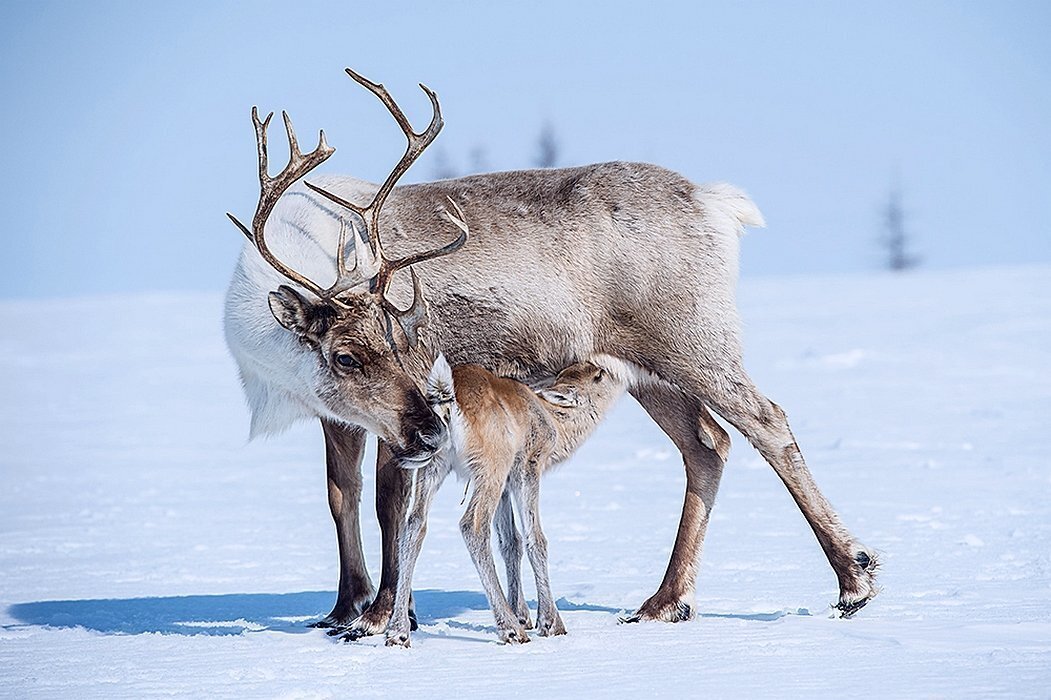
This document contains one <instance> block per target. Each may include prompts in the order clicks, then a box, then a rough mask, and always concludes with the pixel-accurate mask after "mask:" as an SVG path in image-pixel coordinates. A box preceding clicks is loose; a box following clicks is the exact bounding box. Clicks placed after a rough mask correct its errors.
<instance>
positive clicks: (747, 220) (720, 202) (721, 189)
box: [696, 182, 766, 236]
mask: <svg viewBox="0 0 1051 700" xmlns="http://www.w3.org/2000/svg"><path fill="white" fill-rule="evenodd" d="M696 198H697V201H698V202H700V203H701V205H702V206H703V207H704V208H705V212H706V213H707V214H708V215H709V216H717V215H719V214H721V215H722V216H723V217H727V218H729V219H731V220H732V221H730V222H729V223H731V225H732V227H733V229H734V230H736V232H737V235H739V236H740V235H741V234H743V233H744V227H745V226H756V227H759V228H762V227H764V226H766V220H765V219H764V218H763V214H762V212H760V211H759V207H757V206H756V205H755V202H753V201H752V200H751V199H750V198H749V197H748V195H747V194H745V193H744V191H743V190H741V189H739V188H737V187H734V186H733V185H729V184H727V183H725V182H713V183H709V184H706V185H701V186H699V187H698V188H697V194H696ZM717 228H720V230H721V227H718V226H717Z"/></svg>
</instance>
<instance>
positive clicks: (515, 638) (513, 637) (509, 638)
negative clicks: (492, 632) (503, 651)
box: [498, 627, 529, 644]
mask: <svg viewBox="0 0 1051 700" xmlns="http://www.w3.org/2000/svg"><path fill="white" fill-rule="evenodd" d="M498 634H499V635H500V640H501V641H502V642H503V643H504V644H528V643H529V635H528V634H527V633H526V631H525V627H519V628H513V627H512V628H510V629H501V630H499V631H498Z"/></svg>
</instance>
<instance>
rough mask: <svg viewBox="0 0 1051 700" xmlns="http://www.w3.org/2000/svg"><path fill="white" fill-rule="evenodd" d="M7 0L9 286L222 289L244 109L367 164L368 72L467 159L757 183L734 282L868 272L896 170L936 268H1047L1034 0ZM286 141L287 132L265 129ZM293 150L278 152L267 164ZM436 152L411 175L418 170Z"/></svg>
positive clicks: (1044, 135) (2, 114)
mask: <svg viewBox="0 0 1051 700" xmlns="http://www.w3.org/2000/svg"><path fill="white" fill-rule="evenodd" d="M378 5H380V3H374V2H370V3H355V2H320V1H309V2H297V3H278V2H254V3H222V4H205V3H164V4H161V3H136V2H91V3H87V2H82V3H73V2H32V3H31V2H6V3H4V4H3V5H2V6H0V90H2V94H3V103H4V107H3V109H2V110H0V133H2V134H3V135H4V138H5V139H6V143H5V144H4V147H3V151H2V152H3V167H2V168H0V205H2V207H3V211H4V212H5V216H4V217H3V219H2V220H3V223H2V224H0V227H2V236H3V250H4V259H5V261H6V264H5V265H4V274H3V275H2V276H0V296H8V297H10V296H68V295H79V294H84V293H99V292H123V291H140V290H171V289H195V290H197V289H200V290H219V289H222V288H223V287H224V286H225V285H226V283H227V280H228V278H229V274H230V272H231V270H232V268H233V265H234V261H235V257H236V254H237V250H238V247H239V246H240V243H241V235H240V234H239V233H237V232H236V230H235V229H234V228H233V227H232V226H231V225H230V224H229V222H227V221H226V218H225V217H224V216H223V214H224V212H226V211H227V210H230V211H233V212H235V213H237V214H238V215H240V216H241V217H242V218H244V219H247V218H250V217H251V213H252V210H253V209H254V204H255V197H256V188H257V182H256V180H255V149H254V137H253V134H252V129H251V124H250V121H249V110H250V108H251V106H252V105H253V104H258V105H259V106H260V108H261V109H263V110H270V109H274V110H280V109H282V108H284V109H287V110H288V111H289V112H290V114H291V116H292V117H293V119H294V120H295V123H296V126H297V130H298V132H299V134H300V140H301V142H303V143H304V145H308V146H309V147H312V146H313V139H314V138H316V130H317V129H318V128H320V127H324V128H325V130H326V133H327V134H328V136H329V142H330V143H331V144H332V145H333V146H335V147H336V149H337V152H336V155H335V156H333V158H332V159H331V160H330V161H329V162H328V163H327V164H326V165H325V166H324V169H325V170H326V171H329V172H345V173H351V174H355V175H358V176H361V177H367V178H372V179H378V178H382V177H383V176H384V175H385V173H386V172H387V170H388V169H389V168H390V167H391V166H392V165H393V163H394V162H395V161H396V160H397V158H398V157H399V155H400V153H401V150H402V147H403V145H402V140H401V136H400V133H399V132H398V131H397V128H396V127H395V126H394V125H393V122H392V121H391V120H390V118H389V116H387V114H386V112H385V111H384V109H383V108H382V106H381V105H380V104H379V103H378V102H377V101H376V100H375V98H373V97H372V96H371V95H369V94H368V93H366V92H365V91H364V90H362V89H361V88H360V87H358V86H356V85H355V84H354V83H352V82H351V81H350V80H349V79H348V78H347V77H346V76H345V75H344V74H343V68H344V66H348V65H349V66H352V67H354V68H355V69H356V70H358V71H359V72H361V73H363V74H364V75H366V76H368V77H370V78H372V79H373V80H377V81H382V82H384V83H385V84H386V85H387V86H388V87H389V88H390V89H391V91H392V92H393V94H394V95H395V96H396V98H397V99H398V100H399V102H400V103H401V104H402V105H403V107H404V108H405V109H406V111H407V112H408V113H409V115H410V117H413V118H414V119H415V120H416V121H417V123H422V121H423V120H425V119H426V117H427V109H428V107H427V103H426V100H425V98H424V97H423V95H422V93H420V92H419V89H418V88H416V87H415V83H416V82H421V81H422V82H425V83H427V84H428V85H429V86H430V87H432V88H434V89H435V90H436V91H437V92H438V94H439V95H440V97H441V99H442V104H443V106H444V110H445V116H446V128H445V131H444V133H443V134H442V135H441V136H440V137H439V140H438V142H437V144H436V147H439V146H440V147H441V148H442V149H444V152H445V153H446V154H447V156H448V158H449V159H450V160H451V161H452V162H453V163H454V164H456V165H459V166H460V167H466V166H467V164H468V162H469V161H468V153H469V152H470V151H471V150H472V149H473V148H476V147H482V148H484V149H485V153H486V159H487V161H488V163H489V165H490V166H492V168H493V169H512V168H519V167H527V166H529V165H531V161H532V159H533V157H534V154H535V152H536V139H537V134H538V132H539V131H540V129H541V126H542V124H543V123H544V122H545V121H547V120H549V121H550V122H552V123H553V124H554V126H555V129H556V131H557V134H558V138H559V141H560V142H561V144H562V159H563V162H564V163H565V164H567V165H569V164H581V163H587V162H595V161H602V160H613V159H629V160H645V161H651V162H655V163H659V164H661V165H665V166H668V167H671V168H674V169H676V170H679V171H681V172H683V173H684V174H686V175H687V176H689V177H690V178H692V179H694V180H696V181H705V180H727V181H730V182H733V183H735V184H737V185H740V186H741V187H743V188H745V189H746V190H747V191H748V192H750V193H751V194H752V196H753V197H754V198H755V200H756V201H757V203H758V204H759V206H760V208H761V209H762V210H763V212H764V214H765V215H766V217H767V220H768V222H769V228H768V229H766V230H763V231H755V232H752V233H751V234H750V235H749V236H748V237H747V238H746V240H745V243H744V252H743V255H742V270H743V272H744V274H746V275H747V274H786V273H818V272H828V271H848V272H849V271H862V270H871V269H876V268H878V267H879V253H878V250H877V247H876V244H875V242H874V241H875V239H876V238H877V237H878V236H879V234H880V228H879V209H880V206H881V205H882V204H883V202H884V201H885V199H886V196H887V193H888V189H889V187H890V185H891V182H892V180H893V179H894V178H895V177H896V175H895V173H898V174H900V175H899V177H900V180H901V182H902V185H903V188H904V192H905V204H906V207H907V209H908V210H909V213H910V216H909V224H910V227H911V228H912V230H913V232H914V233H915V235H916V239H917V249H918V252H919V253H920V254H922V255H923V256H924V258H925V260H926V264H927V265H928V266H932V267H952V266H978V265H988V264H1016V263H1025V262H1032V261H1048V260H1051V223H1049V222H1051V128H1049V125H1051V42H1049V41H1048V39H1047V37H1048V36H1049V34H1051V3H1049V2H1029V3H1023V2H988V3H961V2H944V3H941V2H908V3H884V2H880V3H843V2H827V3H826V2H801V3H790V2H756V3H732V4H731V3H724V2H718V3H715V2H710V3H709V2H704V3H701V2H677V3H639V2H632V3H616V2H602V3H568V2H530V3H522V4H514V5H512V4H506V5H504V4H497V3H475V2H441V3H434V2H430V3H409V2H406V3H384V4H383V5H384V7H382V8H378V7H377V6H378ZM274 136H275V138H274V139H273V141H274V142H275V145H277V144H280V143H281V142H282V139H283V137H282V135H281V133H280V130H279V129H278V130H277V131H275V134H274ZM282 158H283V154H281V149H280V148H273V149H272V156H271V160H272V161H273V162H274V163H275V164H276V163H277V162H278V161H279V160H280V159H282ZM435 160H436V159H435V156H434V154H427V155H426V156H424V158H423V159H422V160H421V161H420V162H419V163H418V164H417V166H416V167H415V168H414V169H413V170H411V171H410V173H409V175H408V176H407V178H406V181H412V180H422V179H428V178H430V177H433V175H434V173H435Z"/></svg>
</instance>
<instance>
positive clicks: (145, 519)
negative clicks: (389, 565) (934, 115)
mask: <svg viewBox="0 0 1051 700" xmlns="http://www.w3.org/2000/svg"><path fill="white" fill-rule="evenodd" d="M1049 279H1051V268H1049V267H1046V266H1041V267H1028V268H1009V269H989V270H979V271H957V272H940V273H929V272H928V273H917V274H910V275H906V276H901V277H895V276H889V275H872V276H843V277H820V278H779V279H775V278H770V279H745V280H743V281H742V285H741V293H740V301H741V311H742V316H743V318H744V321H745V337H746V347H747V351H748V355H747V358H746V359H747V364H748V366H749V368H750V369H751V371H752V373H753V377H754V378H755V380H756V382H757V383H758V385H759V386H760V387H761V388H762V389H763V390H764V391H765V392H766V393H767V394H768V395H770V396H771V397H772V398H774V399H775V400H776V401H778V403H779V404H781V405H782V406H783V407H784V408H785V409H786V411H787V412H788V414H789V416H790V418H791V420H792V424H793V427H794V429H795V432H796V435H797V437H798V438H799V440H800V443H801V445H802V447H803V451H804V454H805V455H806V456H807V459H808V461H809V463H810V466H811V469H812V470H813V471H814V473H815V476H816V478H817V480H818V483H819V484H820V485H821V487H822V489H823V490H824V492H825V493H826V495H828V497H829V498H830V499H831V500H832V502H833V503H834V504H836V506H837V507H838V509H839V510H840V512H841V514H842V515H843V517H844V520H845V521H846V523H847V524H848V525H849V526H850V527H851V528H852V529H853V530H854V531H855V532H856V533H857V534H858V536H859V537H860V538H861V539H862V541H864V542H865V543H866V544H868V545H870V546H872V547H875V548H876V549H877V550H878V551H879V552H880V553H881V554H882V560H883V571H882V576H881V579H880V580H881V583H882V585H883V587H884V588H883V591H882V593H881V594H880V595H879V596H878V597H877V598H876V599H875V600H874V601H873V602H872V603H871V604H870V605H869V606H868V607H867V608H865V609H864V610H863V611H862V612H861V613H859V614H858V616H857V617H856V618H854V619H852V620H838V619H832V618H831V616H830V614H829V604H830V603H831V602H832V601H834V600H835V599H836V586H835V579H834V577H833V575H832V572H831V569H830V568H829V566H828V564H827V563H826V562H825V561H824V559H823V556H822V554H821V551H820V549H819V547H818V545H817V543H816V541H815V540H814V538H813V535H812V533H811V532H810V531H809V529H808V527H807V526H806V523H805V522H804V520H803V519H802V517H801V516H800V515H799V513H798V511H797V510H796V508H795V506H794V504H793V503H792V501H791V498H790V497H789V496H788V494H787V492H786V491H785V489H784V488H783V487H782V486H781V484H780V482H779V481H778V480H777V477H776V476H775V475H774V474H773V472H772V471H771V470H770V469H769V468H768V467H767V466H766V465H765V464H764V463H763V462H762V460H761V459H760V457H759V456H758V454H757V453H755V452H754V450H752V449H751V448H750V447H749V446H748V445H747V443H746V442H745V441H744V440H743V439H742V438H740V436H738V435H736V434H734V438H735V442H734V449H733V452H732V455H731V459H730V463H729V465H728V467H727V470H726V476H725V479H724V482H723V486H722V489H721V493H720V497H719V501H718V503H717V506H716V509H715V512H714V514H713V522H712V525H711V527H710V529H709V534H708V539H707V541H706V543H705V552H704V557H703V560H702V565H701V573H700V577H699V581H698V593H697V603H698V610H699V616H698V618H697V619H696V620H694V621H692V622H689V623H684V624H677V625H663V624H657V623H647V624H638V625H623V624H618V621H617V620H618V615H620V614H621V613H622V611H624V610H629V609H632V608H633V607H635V606H637V605H638V604H639V603H641V602H642V601H643V600H644V599H645V598H646V597H647V596H648V595H649V594H651V593H652V592H653V591H654V590H655V588H656V586H657V584H658V583H659V581H660V578H661V576H662V575H663V571H664V566H665V564H666V563H667V558H668V555H669V553H670V551H671V546H672V542H673V539H674V535H675V528H676V524H677V521H678V517H679V508H680V506H681V499H682V490H683V485H684V476H683V473H682V469H681V466H680V463H679V460H678V457H677V453H676V452H675V451H674V449H673V448H672V446H671V444H670V443H669V442H668V441H667V440H666V439H665V438H664V436H663V435H662V434H661V433H660V431H659V430H658V429H657V428H656V426H655V425H653V424H652V423H651V422H650V421H649V420H648V419H647V418H646V417H645V415H644V413H643V412H642V410H641V409H640V408H639V407H638V406H637V405H635V404H634V403H632V402H631V401H630V400H628V401H625V402H622V403H621V404H620V405H619V406H618V407H617V409H615V411H614V412H613V414H612V415H611V416H610V418H609V420H608V421H607V422H606V423H605V424H604V425H603V427H602V428H601V429H600V430H599V432H598V434H597V435H596V436H595V437H594V438H593V439H592V440H591V441H590V442H589V443H588V444H587V445H586V446H585V447H584V448H583V449H582V450H581V451H580V452H579V453H578V454H577V455H576V456H575V457H574V458H573V460H572V461H571V462H570V463H568V464H566V465H565V466H563V467H562V468H561V469H560V470H558V471H557V472H555V473H554V474H552V475H551V476H550V477H548V478H547V479H546V481H545V484H544V494H543V513H544V518H545V529H546V531H547V533H548V536H549V538H550V553H551V562H550V563H551V576H552V586H553V589H554V592H555V595H556V597H561V598H562V600H561V602H560V608H561V609H562V615H563V618H564V620H565V623H566V626H567V628H568V629H569V635H568V636H566V637H561V638H555V639H542V638H536V639H534V640H533V641H532V642H531V643H530V644H528V645H525V646H522V647H506V646H501V645H499V644H498V643H497V642H496V637H495V635H494V633H493V632H494V630H493V623H492V619H491V616H490V613H489V612H488V610H487V609H486V604H485V598H484V596H483V595H482V593H481V586H480V584H479V582H478V579H477V576H476V574H475V572H474V569H473V567H472V566H471V563H470V560H469V558H468V556H467V554H466V551H465V548H464V547H463V544H462V542H461V541H460V538H459V533H458V530H457V528H456V522H457V519H458V517H459V513H460V509H461V507H460V506H459V500H460V497H461V495H462V487H461V486H460V485H457V484H456V483H454V482H452V481H450V482H449V483H448V484H447V485H446V487H445V488H444V489H443V491H442V493H441V495H440V497H439V500H438V502H437V503H436V505H435V507H434V510H433V517H432V521H431V525H430V529H429V533H428V536H427V540H426V542H425V544H424V551H423V554H422V556H421V558H420V562H419V566H418V569H417V572H418V573H417V577H416V588H417V589H418V592H417V596H416V601H417V610H418V613H419V615H420V618H421V621H422V629H421V630H420V631H419V632H417V633H416V634H415V635H414V637H413V647H412V648H411V649H409V650H399V649H387V648H385V647H383V646H382V642H381V640H378V639H376V640H366V641H364V642H362V643H358V644H338V643H334V642H333V641H332V640H330V639H329V638H328V637H326V636H325V634H324V633H323V632H321V631H318V630H313V629H310V628H309V627H307V624H306V623H307V622H308V621H310V620H312V619H314V618H315V617H317V616H320V615H322V614H323V613H325V612H327V611H328V609H329V606H330V605H331V603H332V600H333V597H334V594H333V592H332V591H333V588H334V586H335V582H336V574H337V572H336V549H335V537H334V531H333V528H332V525H331V522H330V520H329V516H328V510H327V504H326V500H325V488H324V483H325V477H324V467H323V464H324V460H323V446H322V441H321V437H320V430H319V429H318V428H317V427H316V426H314V425H303V426H302V427H300V428H296V429H295V430H293V431H291V432H290V433H288V434H286V435H284V436H282V437H280V438H276V439H272V440H270V441H260V442H256V443H246V441H245V436H246V434H247V415H246V412H245V410H244V408H243V402H242V398H241V393H240V388H239V386H238V384H237V378H236V373H235V370H234V367H233V364H232V361H231V360H230V358H229V357H228V356H227V353H226V349H225V347H224V345H223V341H222V335H221V329H220V320H219V319H220V308H221V299H220V298H219V296H217V295H186V294H183V295H153V296H138V297H112V298H84V299H73V300H55V301H20V302H2V303H0V323H2V327H3V329H4V330H3V332H2V333H0V386H2V390H3V395H4V398H5V400H4V401H3V402H2V405H0V441H2V445H3V448H2V453H0V695H3V696H11V697H30V696H32V697H64V698H65V697H71V696H73V697H100V696H104V697H153V696H170V695H176V696H208V697H230V696H239V697H243V696H249V697H259V696H262V697H295V698H309V697H332V696H336V695H341V696H344V695H345V696H350V697H357V696H370V697H371V696H384V697H386V696H391V695H394V694H397V693H403V692H412V693H419V694H423V695H424V696H437V697H446V696H450V695H453V694H456V695H462V696H467V697H471V696H478V695H487V696H491V695H494V694H496V693H500V694H506V695H511V696H514V695H520V694H524V693H527V692H531V693H533V694H535V695H536V696H538V697H543V696H545V695H551V696H554V697H563V696H572V695H580V694H584V693H587V694H593V693H595V692H598V691H601V692H602V693H603V695H605V696H611V697H638V696H644V697H648V696H659V695H673V694H674V695H699V694H702V693H705V694H712V695H713V696H716V697H719V696H749V697H751V696H782V697H786V696H793V697H795V696H810V697H813V696H842V695H845V694H848V693H849V694H850V695H852V696H858V697H902V696H909V697H913V696H921V697H932V696H933V697H944V696H951V697H967V696H970V697H1046V696H1047V693H1048V688H1049V687H1051V468H1049V465H1048V458H1047V454H1048V449H1049V448H1051V431H1049V430H1048V427H1049V423H1048V417H1049V415H1051V284H1048V281H1049ZM371 489H372V479H371V477H370V476H369V477H368V478H367V480H366V493H365V496H364V498H365V501H366V507H365V508H364V511H365V513H366V516H365V518H364V527H365V538H366V550H367V555H368V559H369V563H370V564H371V565H373V566H374V567H375V566H376V565H378V561H379V557H378V547H379V544H378V542H379V540H378V530H377V527H376V523H375V518H374V517H373V516H372V514H371V507H369V506H368V503H370V502H371V500H372V499H373V495H374V494H373V491H372V490H371ZM527 571H528V570H527ZM373 572H374V573H373V578H374V580H378V571H375V569H373Z"/></svg>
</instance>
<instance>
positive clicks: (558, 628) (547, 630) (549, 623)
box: [537, 615, 566, 637]
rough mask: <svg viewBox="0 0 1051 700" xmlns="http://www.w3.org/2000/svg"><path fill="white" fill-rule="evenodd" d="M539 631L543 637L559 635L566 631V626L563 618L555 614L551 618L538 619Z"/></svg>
mask: <svg viewBox="0 0 1051 700" xmlns="http://www.w3.org/2000/svg"><path fill="white" fill-rule="evenodd" d="M537 631H538V632H539V634H540V636H541V637H558V636H560V635H563V634H565V633H566V626H565V625H564V624H563V623H562V618H561V617H560V616H558V615H555V617H554V618H553V619H550V620H537Z"/></svg>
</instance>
